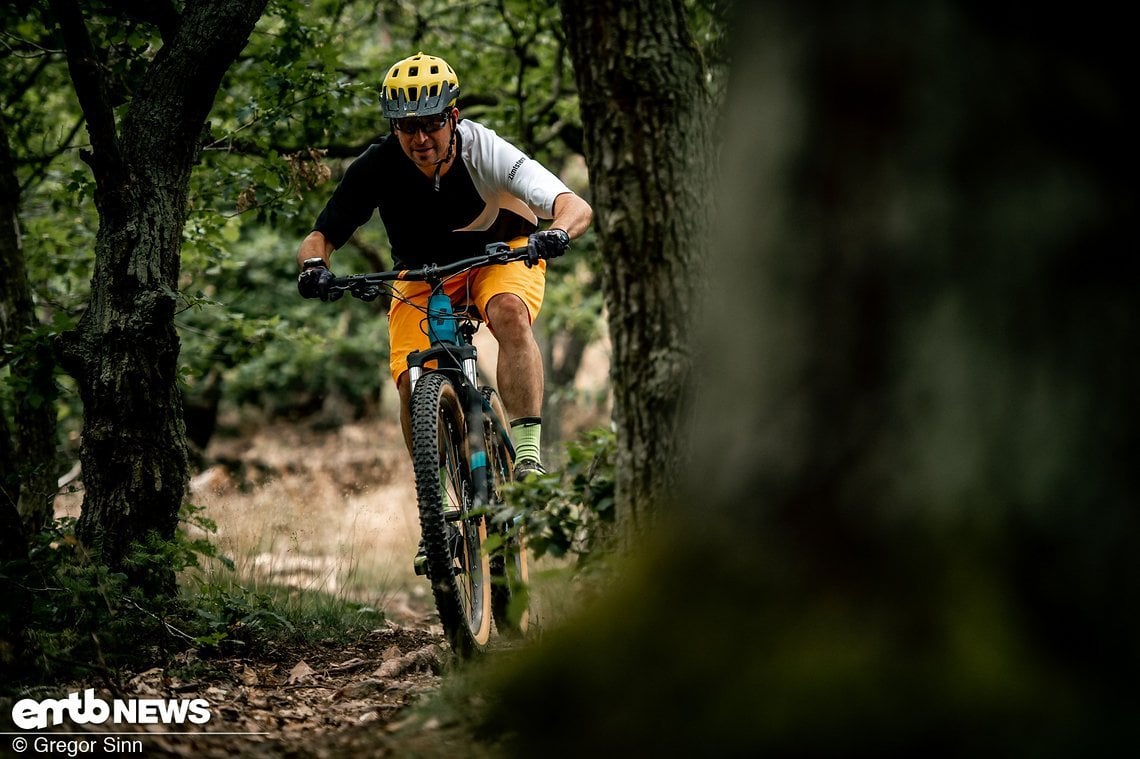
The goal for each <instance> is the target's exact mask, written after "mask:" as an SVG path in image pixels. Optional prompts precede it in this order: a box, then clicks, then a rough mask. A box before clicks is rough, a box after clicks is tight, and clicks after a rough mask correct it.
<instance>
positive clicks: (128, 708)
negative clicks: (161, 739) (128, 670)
mask: <svg viewBox="0 0 1140 759" xmlns="http://www.w3.org/2000/svg"><path fill="white" fill-rule="evenodd" d="M68 718H70V719H71V721H72V722H74V723H76V724H78V725H102V724H103V723H105V722H107V721H108V720H110V721H111V722H113V723H114V724H116V725H124V724H126V725H158V724H162V725H183V724H185V723H187V722H189V723H191V724H194V725H204V724H206V723H207V722H209V721H210V702H209V701H207V700H206V699H204V698H193V699H162V698H132V699H129V700H123V699H118V698H116V699H114V700H113V701H111V702H110V703H108V702H107V701H104V700H103V699H101V698H96V697H95V690H94V689H93V688H89V689H87V690H85V691H83V697H82V698H80V697H79V693H78V692H76V693H72V694H71V695H69V696H68V697H67V698H48V699H44V700H43V701H36V700H35V699H31V698H25V699H23V700H22V701H17V702H16V705H15V706H13V707H12V721H13V722H15V723H16V726H17V727H19V728H20V729H21V730H42V729H44V728H45V727H48V726H55V725H60V724H62V723H63V721H64V720H66V719H68Z"/></svg>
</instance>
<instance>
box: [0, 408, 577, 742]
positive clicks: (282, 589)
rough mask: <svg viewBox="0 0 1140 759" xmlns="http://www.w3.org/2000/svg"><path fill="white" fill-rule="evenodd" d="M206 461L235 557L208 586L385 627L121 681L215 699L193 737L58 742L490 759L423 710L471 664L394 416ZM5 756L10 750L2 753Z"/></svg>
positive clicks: (558, 591) (198, 661) (300, 430)
mask: <svg viewBox="0 0 1140 759" xmlns="http://www.w3.org/2000/svg"><path fill="white" fill-rule="evenodd" d="M205 462H206V463H205V466H204V467H203V468H202V470H201V471H200V472H199V473H197V474H196V476H195V477H194V478H193V480H192V483H191V500H192V502H193V503H194V504H195V505H196V506H198V507H200V508H201V509H202V511H201V514H202V515H203V516H205V517H207V518H208V519H209V520H210V521H212V522H213V523H215V524H216V530H215V531H214V532H212V534H209V535H208V537H209V539H210V541H211V542H212V543H213V544H214V545H215V546H216V547H217V548H218V549H219V552H220V553H222V554H224V555H226V556H228V557H230V558H231V559H232V560H233V563H234V568H233V570H230V569H228V568H224V567H222V566H220V565H219V566H216V567H213V568H212V569H208V570H207V574H209V573H210V572H215V573H216V574H214V575H213V576H207V577H205V578H204V580H205V582H208V583H214V584H215V585H217V584H219V583H231V584H239V585H241V586H242V587H243V588H252V589H254V590H255V591H258V592H263V593H270V594H272V595H273V596H274V598H275V600H276V601H277V602H278V603H282V604H286V605H287V604H290V603H311V599H312V597H314V596H318V597H323V598H329V599H335V600H339V601H350V602H352V603H354V604H361V605H364V606H365V607H366V608H368V609H370V610H374V612H373V616H374V619H376V620H377V622H376V624H374V625H371V626H367V627H362V628H361V632H360V634H359V635H357V636H356V637H355V638H354V639H352V640H350V641H349V642H347V643H346V642H344V641H343V639H341V640H340V641H339V642H333V641H332V640H326V641H319V640H318V641H315V642H306V643H295V644H288V645H285V644H282V645H279V646H277V647H275V648H273V649H272V650H270V651H264V650H262V651H260V652H256V653H254V652H251V653H246V654H240V655H231V656H220V655H218V654H217V653H214V654H212V655H209V656H207V655H202V656H201V657H200V658H199V652H197V651H193V650H191V651H189V652H187V653H185V654H183V655H181V656H180V658H179V660H178V661H176V662H174V663H173V664H172V665H171V666H169V667H168V668H166V669H163V668H151V669H147V670H145V671H139V672H127V673H123V672H120V673H118V676H117V678H116V682H115V683H113V687H114V689H115V690H117V691H118V692H117V693H116V694H115V695H116V697H117V698H124V699H164V700H165V699H175V700H178V699H181V700H186V699H205V700H206V701H207V702H208V704H209V711H210V719H209V721H208V722H207V723H206V724H205V725H203V726H197V725H187V726H185V727H182V728H174V731H176V732H182V733H183V734H165V735H159V734H157V733H158V732H160V731H161V732H168V731H171V728H170V727H168V726H162V725H151V726H148V727H150V728H154V729H153V730H151V731H149V732H139V733H137V734H136V733H128V734H114V735H111V734H108V733H105V732H101V731H103V730H106V729H110V728H106V727H96V726H94V725H83V726H76V727H73V728H70V729H73V730H76V731H78V732H77V733H76V734H71V735H68V736H61V737H63V738H64V739H65V740H72V741H77V740H95V741H97V743H94V744H92V748H93V749H94V750H93V751H91V752H87V753H89V754H90V753H94V754H95V755H102V754H106V755H111V754H115V755H131V754H133V755H143V756H192V757H213V756H217V757H223V756H227V757H228V756H289V757H340V756H352V755H360V756H369V757H371V756H394V755H399V756H428V757H430V756H439V755H444V754H447V753H451V752H462V753H464V754H465V755H468V756H481V755H492V754H493V751H492V749H491V748H490V747H488V746H476V745H471V743H470V741H469V738H468V737H467V736H464V735H463V730H464V728H463V726H462V725H460V724H458V723H457V721H455V720H453V719H449V718H447V717H445V716H444V717H441V716H440V715H441V713H440V712H439V711H438V710H436V712H435V716H432V710H431V709H430V707H429V708H425V705H429V702H430V697H431V696H432V695H433V694H435V693H436V692H437V691H438V690H439V688H440V687H441V685H442V683H443V682H444V679H445V677H446V676H447V675H448V673H450V672H453V671H457V670H458V669H460V668H459V666H458V662H457V661H456V660H455V658H454V656H453V654H452V653H451V652H450V650H449V648H448V646H447V643H446V641H445V639H444V637H443V631H442V628H441V627H440V625H439V619H438V616H437V614H436V612H435V608H434V602H433V600H432V598H431V595H430V588H429V586H428V584H427V581H426V580H425V579H424V578H420V577H416V576H415V575H414V573H413V572H412V557H413V555H414V553H415V547H416V543H417V541H418V535H419V526H418V517H417V514H416V506H415V493H414V485H413V480H412V473H411V465H410V461H409V459H408V455H407V452H406V450H405V448H404V444H403V439H402V436H401V434H400V431H399V425H398V422H397V421H396V420H395V413H394V412H393V413H386V414H383V415H381V417H380V418H379V419H372V420H366V421H359V422H352V423H346V424H326V425H312V424H308V425H306V424H295V423H281V424H273V425H266V426H263V427H261V428H259V429H257V430H254V431H246V432H243V433H241V434H237V433H236V432H234V431H232V430H231V431H230V433H229V434H225V433H224V432H223V433H222V434H219V435H218V436H216V438H215V440H214V441H212V442H211V444H210V447H209V449H208V450H207V451H206V452H205ZM80 502H81V494H79V493H76V494H72V495H69V496H61V497H60V499H59V503H58V504H57V507H58V508H57V510H58V511H59V513H60V514H61V515H68V514H70V515H73V516H74V515H77V514H78V509H79V505H80ZM547 569H548V570H549V572H547V574H548V575H564V573H560V572H558V570H557V567H553V568H552V567H547ZM542 575H543V567H542V566H541V565H539V566H537V567H535V568H534V569H533V570H532V584H534V585H535V586H536V588H538V587H541V586H540V584H539V583H541V580H538V581H537V582H535V579H536V578H541V577H542ZM558 582H561V580H559V581H556V582H555V583H553V584H552V586H551V587H552V588H554V590H551V591H550V592H545V593H544V592H541V591H539V590H536V591H535V592H533V594H532V620H534V621H533V622H532V628H534V629H541V626H542V625H543V624H544V623H545V622H547V621H549V620H551V619H554V618H556V617H558V616H559V615H561V614H565V613H567V610H568V609H569V608H571V606H572V604H573V603H574V601H573V597H572V596H573V591H572V590H570V591H567V589H566V588H565V587H564V586H559V585H558ZM184 585H185V583H184ZM306 599H308V600H306ZM532 637H533V636H532ZM109 685H112V684H111V683H108V682H90V683H71V684H68V685H67V686H66V687H65V689H64V690H65V691H66V692H75V691H82V690H84V689H86V688H95V689H96V690H97V691H99V692H100V693H101V694H106V693H108V686H109ZM45 697H49V696H45ZM50 697H61V696H58V695H57V696H50ZM104 697H109V696H104ZM116 729H118V728H116ZM139 729H142V728H139ZM135 741H138V743H136V742H135ZM8 748H9V745H8V744H7V743H4V744H3V745H0V756H3V755H7V754H6V752H7V750H8ZM100 749H103V750H102V751H100ZM67 751H68V749H64V750H62V751H61V752H60V754H59V755H66V754H67ZM29 753H31V752H29ZM25 755H26V754H25Z"/></svg>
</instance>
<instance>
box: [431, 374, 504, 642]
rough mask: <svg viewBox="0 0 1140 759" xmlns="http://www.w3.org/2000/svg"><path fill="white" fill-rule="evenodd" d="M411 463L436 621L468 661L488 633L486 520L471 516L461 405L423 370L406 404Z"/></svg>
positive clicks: (450, 389) (446, 382)
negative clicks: (410, 426) (409, 426)
mask: <svg viewBox="0 0 1140 759" xmlns="http://www.w3.org/2000/svg"><path fill="white" fill-rule="evenodd" d="M411 411H412V465H413V469H414V471H415V479H416V499H417V501H418V505H419V512H420V530H421V534H422V536H423V540H424V548H425V551H426V553H427V576H428V579H429V580H430V581H431V586H432V593H433V595H434V596H435V604H436V609H438V611H439V619H440V623H441V624H442V625H443V630H444V633H445V635H446V636H447V639H448V642H449V643H450V644H451V648H452V650H454V651H455V653H456V654H457V655H458V656H460V657H464V658H467V657H471V656H474V655H475V654H478V653H479V652H480V651H482V649H483V648H484V647H485V646H486V644H487V641H488V639H489V638H490V635H491V581H490V564H489V560H488V557H487V553H486V551H484V550H483V543H484V541H485V540H486V538H487V531H486V530H487V528H486V522H487V520H486V519H485V518H484V516H483V515H482V514H478V515H472V514H471V510H472V501H473V492H472V491H473V488H472V483H471V471H470V463H469V462H470V457H469V456H468V446H467V428H466V425H465V423H464V413H463V404H462V403H461V402H460V399H459V394H458V392H457V390H456V388H455V385H454V384H452V382H451V380H450V379H449V378H448V377H447V376H446V375H445V374H443V373H438V372H437V373H429V374H426V375H425V376H424V377H422V378H421V379H420V380H419V381H418V382H417V383H416V389H415V392H414V393H413V394H412V400H411Z"/></svg>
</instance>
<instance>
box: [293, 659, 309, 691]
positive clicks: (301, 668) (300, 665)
mask: <svg viewBox="0 0 1140 759" xmlns="http://www.w3.org/2000/svg"><path fill="white" fill-rule="evenodd" d="M312 674H313V668H312V667H310V666H309V665H308V663H307V662H306V661H305V660H304V659H302V660H301V661H299V662H297V663H296V664H295V665H293V669H291V670H289V684H290V685H294V684H296V683H298V682H300V681H301V680H304V679H305V678H306V677H309V676H311V675H312Z"/></svg>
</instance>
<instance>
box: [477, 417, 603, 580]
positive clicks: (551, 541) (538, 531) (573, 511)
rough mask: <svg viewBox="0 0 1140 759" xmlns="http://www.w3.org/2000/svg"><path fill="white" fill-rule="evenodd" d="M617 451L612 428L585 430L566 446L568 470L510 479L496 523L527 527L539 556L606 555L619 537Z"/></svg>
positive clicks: (529, 540) (529, 543) (528, 538)
mask: <svg viewBox="0 0 1140 759" xmlns="http://www.w3.org/2000/svg"><path fill="white" fill-rule="evenodd" d="M616 451H617V441H616V437H615V435H614V433H613V432H612V431H611V430H608V429H601V428H599V429H595V430H591V431H589V432H586V433H584V434H583V435H582V436H581V438H580V439H579V440H577V441H571V442H569V443H567V444H566V464H565V466H564V467H563V468H562V471H560V472H548V473H547V474H544V475H538V476H535V477H531V478H528V479H527V481H526V482H512V483H508V484H507V485H506V487H505V490H504V500H505V504H504V507H503V508H502V510H501V511H500V512H499V513H497V514H495V515H494V517H493V519H494V522H495V523H496V524H499V525H502V524H508V523H509V524H512V525H514V528H513V529H521V530H522V532H523V534H524V535H525V536H526V543H527V546H528V547H529V548H530V549H531V551H532V552H533V553H534V556H535V558H540V557H542V556H544V555H546V554H550V555H551V556H556V557H563V556H567V555H575V556H577V557H578V558H579V560H580V561H584V560H587V559H590V558H591V557H593V556H595V555H598V554H600V553H604V552H605V551H606V550H607V549H608V548H610V547H612V543H613V540H614V537H615V534H614V523H615V519H614V457H615V454H616ZM492 548H494V546H492Z"/></svg>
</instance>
